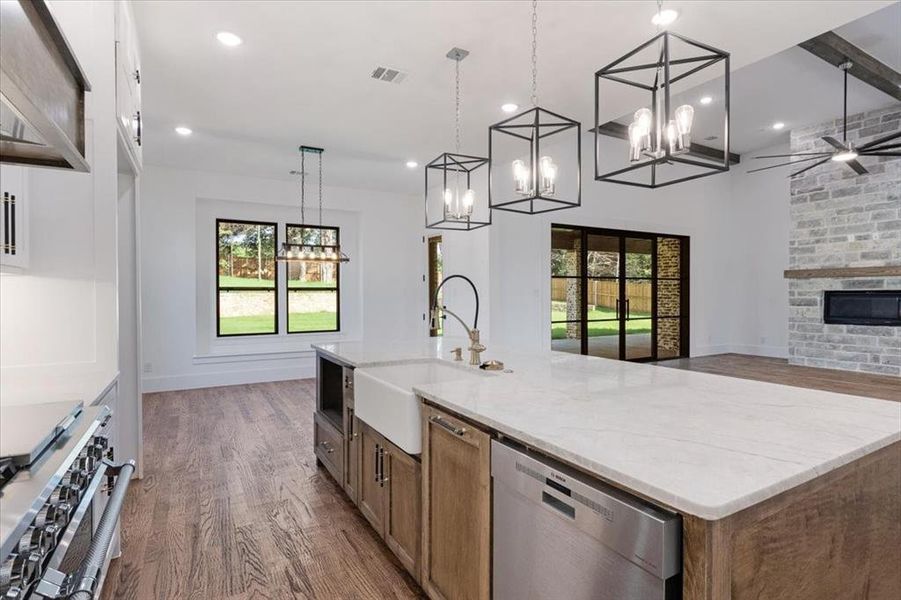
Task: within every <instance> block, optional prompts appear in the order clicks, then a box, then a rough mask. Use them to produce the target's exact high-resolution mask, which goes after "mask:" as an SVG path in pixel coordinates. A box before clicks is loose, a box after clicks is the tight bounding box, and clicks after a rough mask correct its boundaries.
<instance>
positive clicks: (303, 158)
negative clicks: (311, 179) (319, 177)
mask: <svg viewBox="0 0 901 600" xmlns="http://www.w3.org/2000/svg"><path fill="white" fill-rule="evenodd" d="M306 182H307V176H306V152H303V151H301V152H300V222H301V223H306V220H305V219H304V208H305V206H304V205H305V204H306V200H307V198H306Z"/></svg>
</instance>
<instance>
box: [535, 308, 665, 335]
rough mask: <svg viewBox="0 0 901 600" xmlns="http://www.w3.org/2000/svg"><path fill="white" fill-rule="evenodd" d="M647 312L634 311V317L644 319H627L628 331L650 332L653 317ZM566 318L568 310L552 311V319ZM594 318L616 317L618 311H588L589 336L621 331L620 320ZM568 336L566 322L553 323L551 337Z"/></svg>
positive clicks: (612, 333)
mask: <svg viewBox="0 0 901 600" xmlns="http://www.w3.org/2000/svg"><path fill="white" fill-rule="evenodd" d="M649 317H650V315H649V314H646V313H632V315H631V318H632V319H636V318H638V319H642V320H640V321H626V333H650V332H651V319H650V318H649ZM565 319H566V312H564V311H562V310H554V311H551V320H552V321H560V320H565ZM593 319H616V311H615V310H613V309H612V308H602V307H595V308H594V309H592V310H590V311H588V320H589V322H588V337H597V336H601V335H617V334H618V333H619V322H618V321H616V320H613V321H599V322H592V320H593ZM564 338H566V323H551V339H552V340H560V339H564Z"/></svg>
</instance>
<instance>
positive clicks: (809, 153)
mask: <svg viewBox="0 0 901 600" xmlns="http://www.w3.org/2000/svg"><path fill="white" fill-rule="evenodd" d="M830 154H832V152H795V153H794V154H766V155H764V156H755V157H754V158H790V157H792V156H828V155H830Z"/></svg>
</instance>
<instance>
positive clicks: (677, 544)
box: [491, 440, 682, 600]
mask: <svg viewBox="0 0 901 600" xmlns="http://www.w3.org/2000/svg"><path fill="white" fill-rule="evenodd" d="M491 477H492V479H493V483H494V504H493V508H494V511H493V512H494V515H493V522H494V525H493V536H494V550H493V582H494V583H493V585H494V590H493V595H492V597H493V598H494V600H524V599H527V598H529V599H535V600H538V599H542V600H544V599H557V598H559V599H561V600H564V599H565V600H655V599H665V600H675V599H679V598H681V597H682V577H681V573H682V520H681V517H679V516H678V515H676V514H673V513H670V512H667V511H665V510H662V509H660V508H656V507H654V506H652V505H650V504H648V503H646V502H643V501H641V500H639V499H638V498H635V497H634V496H631V495H629V494H626V493H624V492H622V491H620V490H617V489H615V488H612V487H610V486H608V485H605V484H603V483H601V482H599V481H595V480H592V479H591V478H588V477H586V476H584V475H582V474H581V473H577V472H576V471H574V470H573V469H570V468H568V467H566V466H564V465H561V464H559V463H556V462H554V461H552V460H550V459H546V458H544V457H541V459H540V460H539V459H538V458H537V457H536V456H535V455H534V454H526V453H525V452H524V451H521V450H519V449H516V448H514V447H512V446H510V445H507V444H505V443H502V442H498V441H497V440H494V441H492V443H491Z"/></svg>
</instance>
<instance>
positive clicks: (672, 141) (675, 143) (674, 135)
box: [666, 120, 679, 154]
mask: <svg viewBox="0 0 901 600" xmlns="http://www.w3.org/2000/svg"><path fill="white" fill-rule="evenodd" d="M666 141H667V143H668V144H669V151H670V154H675V153H676V152H678V151H679V129H678V127H677V125H676V122H675V121H673V120H670V122H669V123H667V124H666Z"/></svg>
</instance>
